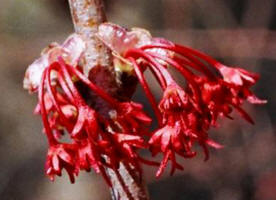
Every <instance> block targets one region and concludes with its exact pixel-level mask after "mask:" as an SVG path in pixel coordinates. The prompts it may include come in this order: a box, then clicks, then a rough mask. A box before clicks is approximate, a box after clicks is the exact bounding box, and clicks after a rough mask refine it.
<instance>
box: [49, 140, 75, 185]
mask: <svg viewBox="0 0 276 200" xmlns="http://www.w3.org/2000/svg"><path fill="white" fill-rule="evenodd" d="M76 151H77V146H76V145H71V144H57V145H51V146H50V148H49V150H48V154H47V160H46V164H45V171H46V174H47V176H49V177H50V179H51V180H52V181H53V180H54V178H55V176H56V175H58V176H61V171H62V169H65V170H66V171H67V173H68V175H69V177H70V180H71V182H72V183H73V182H75V178H74V176H75V175H78V170H77V168H76V165H75V163H76V161H77V154H76Z"/></svg>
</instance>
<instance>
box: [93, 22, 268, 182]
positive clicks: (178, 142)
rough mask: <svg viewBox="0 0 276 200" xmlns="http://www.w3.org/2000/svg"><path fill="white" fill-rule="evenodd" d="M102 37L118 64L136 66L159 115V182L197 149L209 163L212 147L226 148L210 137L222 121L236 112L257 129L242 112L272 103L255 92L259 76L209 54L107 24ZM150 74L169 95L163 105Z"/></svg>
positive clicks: (154, 138) (155, 149) (154, 145)
mask: <svg viewBox="0 0 276 200" xmlns="http://www.w3.org/2000/svg"><path fill="white" fill-rule="evenodd" d="M107 30H108V31H107ZM98 36H99V38H100V39H101V40H102V41H103V42H104V43H105V44H106V45H107V46H109V47H110V48H111V49H112V50H113V52H115V53H114V54H115V55H117V56H116V58H117V59H119V60H121V62H127V63H130V64H131V65H132V67H133V69H134V71H135V73H136V76H137V78H138V80H139V81H140V84H141V85H142V87H143V89H144V91H145V94H146V95H147V97H148V99H149V102H150V103H151V105H152V107H153V110H154V112H155V114H156V118H157V120H158V122H159V127H158V129H157V130H155V131H153V133H152V135H151V138H150V140H149V141H148V143H149V149H150V151H151V152H152V154H153V155H156V154H158V153H160V152H161V153H163V154H164V157H163V160H162V162H161V164H160V167H159V170H158V171H157V173H156V176H157V177H159V176H160V175H161V174H162V172H163V171H164V168H165V167H166V165H167V163H168V161H169V160H170V161H171V166H172V168H171V173H174V171H175V169H180V170H181V169H183V167H182V166H181V165H180V164H179V163H177V161H176V154H178V155H179V156H182V157H184V158H191V157H194V156H195V155H196V152H195V151H194V148H193V147H194V144H196V143H197V144H199V145H200V146H201V147H202V148H203V151H204V153H205V160H207V159H208V158H209V152H208V146H210V147H213V148H216V149H219V148H222V145H220V144H218V143H216V142H215V141H213V140H212V139H210V138H209V136H208V130H209V129H210V127H211V126H216V125H217V119H218V117H227V118H230V119H232V117H231V113H232V111H233V110H236V111H237V112H238V113H240V115H241V116H242V117H243V118H244V119H245V120H247V121H249V122H250V123H253V120H252V119H251V117H250V116H249V115H248V114H247V113H246V112H245V111H244V110H243V109H242V108H241V106H242V104H243V102H244V101H245V100H247V101H248V102H250V103H253V104H263V103H266V101H264V100H260V99H258V98H257V97H256V96H255V95H254V94H253V93H252V92H251V91H250V88H251V87H252V86H253V85H254V84H255V83H256V82H257V80H258V79H259V76H258V75H257V74H254V73H251V72H248V71H246V70H244V69H240V68H232V67H227V66H225V65H223V64H222V63H220V62H218V61H217V60H215V59H213V58H211V57H210V56H208V55H206V54H204V53H201V52H199V51H196V50H194V49H191V48H188V47H185V46H182V45H178V44H174V43H172V42H170V41H168V40H165V39H162V38H152V37H151V36H150V34H149V33H148V32H147V31H143V30H141V29H133V30H131V31H127V30H126V29H124V28H122V27H119V26H117V25H114V24H110V23H105V24H102V25H101V26H100V28H99V33H98ZM114 38H116V39H115V40H114ZM111 41H116V42H115V43H114V42H111ZM125 41H132V42H131V43H129V42H128V43H126V42H125ZM133 41H136V42H133ZM147 68H148V69H150V71H151V72H152V73H153V75H154V76H155V77H156V79H157V81H158V82H159V84H160V86H161V88H162V90H163V97H162V99H161V100H160V102H159V103H157V101H156V100H155V98H154V96H153V94H152V93H151V91H150V88H149V86H148V84H147V81H146V80H145V77H144V75H143V71H144V70H145V69H147ZM168 68H174V69H175V70H177V71H178V72H179V73H180V74H181V75H182V76H183V78H184V79H185V80H186V87H185V88H183V87H181V86H180V85H179V84H178V83H176V81H175V80H174V78H173V77H172V75H171V74H170V72H169V71H168Z"/></svg>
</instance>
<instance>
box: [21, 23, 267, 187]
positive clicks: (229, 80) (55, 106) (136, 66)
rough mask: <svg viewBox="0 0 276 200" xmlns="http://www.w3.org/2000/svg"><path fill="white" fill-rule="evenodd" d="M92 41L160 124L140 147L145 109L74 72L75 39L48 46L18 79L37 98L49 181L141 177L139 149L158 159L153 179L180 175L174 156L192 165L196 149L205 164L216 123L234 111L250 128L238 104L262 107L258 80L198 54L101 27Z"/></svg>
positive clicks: (141, 33) (78, 43)
mask: <svg viewBox="0 0 276 200" xmlns="http://www.w3.org/2000/svg"><path fill="white" fill-rule="evenodd" d="M98 37H99V39H101V40H102V41H103V42H104V43H105V44H106V45H107V46H108V47H109V48H110V49H111V50H112V52H113V57H114V62H113V63H114V67H115V68H116V70H122V71H125V72H127V73H132V74H134V75H135V76H136V77H137V79H138V80H139V82H140V84H141V86H142V88H143V89H144V91H145V94H146V96H147V98H148V99H149V102H150V104H151V105H152V108H153V111H154V113H155V115H156V118H157V120H158V128H157V130H154V131H152V133H151V135H150V136H151V137H150V139H149V141H145V137H144V136H146V135H148V134H149V133H148V131H147V130H148V129H147V127H148V126H149V125H150V124H151V121H152V120H151V118H150V117H148V116H147V114H145V112H144V111H143V106H142V105H141V104H139V103H135V102H119V101H118V100H117V99H115V98H113V97H112V96H111V95H110V94H108V93H106V92H105V91H104V90H102V89H101V88H100V87H98V86H97V85H96V84H95V83H93V81H91V80H89V79H88V78H87V76H86V75H85V74H84V69H83V67H82V66H80V63H81V62H80V60H81V58H82V56H83V52H84V51H85V48H86V47H85V45H86V44H85V42H84V41H83V40H82V38H81V36H79V35H77V34H73V35H71V36H70V37H69V38H68V39H67V40H66V41H65V42H64V44H63V45H58V44H52V45H50V46H49V48H47V49H46V50H45V51H44V52H43V54H42V56H41V58H39V59H38V60H36V61H35V62H34V63H33V64H32V65H31V66H30V67H29V68H28V69H27V72H26V76H25V79H24V87H25V88H26V89H29V91H30V92H38V96H39V103H38V105H37V107H36V109H35V113H37V114H40V115H41V117H42V121H43V125H44V132H45V134H46V136H47V138H48V142H49V150H48V154H47V160H46V165H45V170H46V174H47V175H48V176H49V177H50V178H51V179H54V177H55V176H56V175H61V171H62V169H65V170H66V171H67V173H68V174H69V177H70V179H71V181H72V182H74V177H75V176H76V175H78V173H79V171H80V170H86V171H89V170H90V169H91V168H92V169H94V170H95V171H96V172H97V173H101V174H102V175H103V177H104V178H105V180H106V181H107V183H109V184H110V180H109V178H108V175H107V174H106V171H105V168H111V169H113V170H117V169H118V167H119V165H120V163H121V162H122V163H124V164H126V165H131V166H134V167H136V169H137V170H139V171H140V165H139V163H140V162H144V163H147V164H152V165H154V164H156V163H155V162H152V161H146V160H144V159H143V158H141V157H140V156H139V154H138V151H137V150H139V149H142V148H149V150H150V151H151V152H152V154H153V155H157V154H158V153H163V155H164V157H163V160H162V162H161V164H160V167H159V170H158V171H157V173H156V175H157V177H158V176H160V175H161V174H162V172H163V171H164V168H165V167H166V165H167V163H168V161H169V160H170V161H171V165H172V168H171V173H174V171H175V169H180V170H181V169H183V167H182V166H181V165H180V164H179V163H177V161H176V154H177V155H180V156H182V157H184V158H191V157H194V156H195V155H196V152H195V149H194V146H195V144H199V145H200V146H201V147H202V148H203V150H204V153H205V159H206V160H207V159H208V157H209V153H208V146H210V147H214V148H221V147H222V146H221V145H220V144H218V143H216V142H214V141H213V140H212V139H210V138H209V136H208V130H209V129H210V127H211V126H216V124H217V119H218V117H220V116H221V117H227V118H232V117H231V113H232V111H233V110H234V109H235V110H237V111H238V112H239V113H240V114H241V116H242V117H243V118H245V119H246V120H247V121H249V122H251V123H253V120H252V119H251V118H250V116H249V115H248V114H247V113H246V112H245V111H244V110H243V109H242V108H241V106H242V104H243V102H244V101H245V100H247V101H249V102H250V103H254V104H263V103H265V101H263V100H260V99H258V98H257V97H256V96H255V95H254V94H253V93H252V92H251V91H250V88H251V87H252V86H253V85H254V84H255V83H256V81H257V80H258V75H256V74H253V73H250V72H248V71H246V70H243V69H240V68H231V67H227V66H225V65H223V64H221V63H220V62H218V61H216V60H214V59H213V58H211V57H209V56H207V55H205V54H203V53H201V52H198V51H196V50H193V49H190V48H188V47H184V46H180V45H177V44H174V43H172V42H170V41H167V40H165V39H160V38H152V37H151V36H150V34H149V33H148V32H147V31H145V30H142V29H133V30H132V31H127V30H125V29H124V28H121V27H119V26H117V25H114V24H109V23H105V24H102V25H101V26H100V27H99V32H98ZM122 66H124V67H122ZM168 68H175V69H176V70H177V71H179V73H181V74H182V75H183V77H184V78H185V80H186V86H185V87H181V86H180V85H179V84H178V83H177V82H176V81H175V80H174V78H173V77H172V75H171V74H170V72H169V71H168ZM147 69H149V70H150V71H151V72H152V73H153V75H154V76H155V78H156V79H157V81H158V82H159V84H160V86H161V88H162V90H163V97H162V99H161V100H160V102H159V103H157V100H156V99H155V97H154V95H153V94H152V92H151V89H150V87H149V85H148V83H147V80H146V79H145V77H144V74H143V72H144V71H145V70H147ZM81 87H83V88H86V90H87V91H86V92H93V93H94V94H96V95H97V96H99V97H100V98H101V99H102V100H104V101H105V102H106V103H107V104H108V105H109V109H110V112H109V116H104V115H102V114H101V113H100V112H98V110H95V109H94V108H93V106H92V105H91V104H89V103H88V100H87V99H86V98H85V97H84V95H83V93H82V92H81ZM64 134H69V137H70V142H68V143H65V142H63V141H64V140H62V137H63V135H64Z"/></svg>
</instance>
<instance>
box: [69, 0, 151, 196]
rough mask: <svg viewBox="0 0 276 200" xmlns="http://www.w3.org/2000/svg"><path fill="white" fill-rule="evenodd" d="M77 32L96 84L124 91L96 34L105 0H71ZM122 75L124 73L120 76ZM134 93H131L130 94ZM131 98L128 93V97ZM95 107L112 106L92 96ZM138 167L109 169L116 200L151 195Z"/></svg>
mask: <svg viewBox="0 0 276 200" xmlns="http://www.w3.org/2000/svg"><path fill="white" fill-rule="evenodd" d="M69 4H70V9H71V14H72V18H73V23H74V26H75V31H76V32H77V33H78V34H80V35H81V36H82V37H83V38H84V40H85V42H86V51H85V53H84V59H83V61H82V63H81V64H82V65H83V68H84V73H86V75H88V76H89V78H90V79H91V80H93V82H94V83H96V84H97V85H98V86H100V87H101V88H102V89H104V90H105V91H106V92H108V93H109V94H110V95H112V96H118V95H119V94H118V93H120V95H121V92H122V87H121V85H120V84H118V83H120V82H121V81H122V80H116V74H115V72H114V68H113V66H112V55H111V53H110V51H109V50H108V49H107V48H106V47H105V46H104V45H103V43H101V42H100V41H99V40H98V39H97V38H96V37H95V33H96V32H97V29H98V25H99V24H101V23H102V22H104V21H105V20H106V17H105V14H104V11H103V3H102V0H69ZM120 77H123V76H119V78H120ZM131 95H132V94H131ZM127 97H129V96H127ZM93 101H94V102H93V104H95V109H96V110H98V111H99V112H101V113H103V114H105V115H107V113H108V111H110V108H109V106H108V105H107V104H106V103H105V102H104V101H102V99H100V98H97V97H96V96H93ZM135 171H137V170H136V169H135V168H133V167H131V166H127V165H124V164H123V163H121V165H120V168H119V170H118V172H114V171H113V170H111V169H107V172H108V174H109V176H110V179H111V182H112V189H111V191H112V199H113V200H119V199H120V200H147V199H148V195H147V192H146V189H145V187H144V185H143V183H142V180H141V178H140V177H139V175H138V174H137V173H136V172H135Z"/></svg>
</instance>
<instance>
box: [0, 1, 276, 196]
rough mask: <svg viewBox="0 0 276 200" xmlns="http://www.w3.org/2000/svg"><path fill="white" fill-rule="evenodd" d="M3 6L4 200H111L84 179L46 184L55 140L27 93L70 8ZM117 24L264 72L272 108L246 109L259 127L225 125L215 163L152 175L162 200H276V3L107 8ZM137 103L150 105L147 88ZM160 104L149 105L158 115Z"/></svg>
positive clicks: (199, 161) (0, 176) (260, 89)
mask: <svg viewBox="0 0 276 200" xmlns="http://www.w3.org/2000/svg"><path fill="white" fill-rule="evenodd" d="M0 3H1V6H0V80H1V84H0V92H1V95H0V103H1V105H0V199H1V200H92V199H93V200H108V199H109V192H108V188H107V187H106V185H105V183H104V182H103V180H102V178H101V177H100V176H98V175H95V174H94V173H93V172H92V173H89V174H88V173H84V172H83V173H81V174H80V177H79V178H78V179H77V182H76V183H75V184H74V185H72V184H70V183H69V180H68V177H67V176H63V177H62V178H57V180H56V181H55V182H54V183H52V182H50V181H49V180H48V179H47V178H46V177H45V176H44V171H43V170H44V160H45V155H46V148H47V147H46V140H45V137H44V135H43V134H42V132H41V128H42V127H41V122H40V119H39V117H38V116H33V115H32V110H33V108H34V107H35V104H36V95H33V96H29V95H28V93H27V92H26V91H23V89H22V80H23V76H24V71H25V69H26V68H27V66H28V65H29V64H30V63H32V61H33V60H34V59H35V58H37V57H38V56H39V54H40V51H41V50H42V49H43V48H44V47H45V46H46V45H47V44H49V43H50V42H52V41H57V42H62V41H63V40H64V39H65V38H66V37H67V35H68V34H70V33H71V32H72V31H73V27H72V23H71V19H70V13H69V8H68V4H67V1H66V0H24V1H22V0H1V2H0ZM105 3H106V10H107V15H108V19H109V20H110V21H112V22H114V23H117V24H121V25H124V26H126V27H133V26H136V27H143V28H146V29H148V30H151V32H152V34H153V35H154V36H162V37H166V38H168V39H170V40H172V41H175V42H178V43H182V44H184V45H188V46H191V47H193V48H196V49H199V50H201V51H204V52H206V53H208V54H210V55H212V56H214V57H216V58H218V59H219V60H221V61H223V62H224V63H225V64H227V65H237V66H242V67H244V68H246V69H248V70H250V71H254V72H258V73H260V74H261V80H260V81H259V83H258V84H257V86H256V87H255V88H254V91H255V92H256V93H257V94H258V96H259V97H261V98H264V99H268V101H269V103H268V104H267V105H265V106H261V107H258V106H252V105H248V104H246V105H245V107H246V109H247V110H248V112H249V113H250V114H251V115H252V116H253V118H254V119H255V121H256V125H255V126H252V125H250V124H247V123H246V122H244V121H242V120H241V119H240V118H239V117H238V116H236V120H234V121H230V120H228V121H227V120H224V122H223V123H222V124H221V127H220V128H219V129H218V130H216V129H214V130H211V131H210V134H211V137H213V138H215V139H216V140H217V141H219V142H220V143H222V144H223V145H225V148H224V149H222V150H219V151H212V155H211V159H210V160H209V161H208V162H206V163H205V162H204V161H203V155H202V154H200V155H199V156H197V157H196V158H195V159H192V160H184V161H182V162H181V163H182V164H183V165H184V167H185V170H184V171H183V172H178V173H176V175H175V176H173V177H169V176H168V172H166V173H165V174H164V175H163V176H162V178H161V179H159V180H156V179H155V178H154V173H155V170H156V168H148V167H145V168H144V174H145V178H146V180H147V183H148V188H149V193H150V195H151V199H152V200H275V199H276V190H275V188H276V133H275V122H276V118H275V116H276V93H275V89H274V86H276V78H275V75H276V66H275V65H276V1H274V0H263V1H260V0H250V1H249V0H231V1H230V0H106V1H105ZM154 91H155V92H156V95H158V94H159V93H158V88H157V87H156V90H154ZM135 98H136V100H139V101H141V102H144V103H145V104H146V100H145V99H144V96H143V95H142V92H141V89H140V88H138V90H137V93H136V94H135ZM149 108H150V106H148V105H147V106H146V109H147V110H149Z"/></svg>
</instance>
